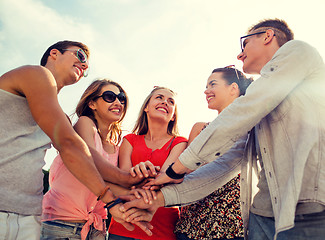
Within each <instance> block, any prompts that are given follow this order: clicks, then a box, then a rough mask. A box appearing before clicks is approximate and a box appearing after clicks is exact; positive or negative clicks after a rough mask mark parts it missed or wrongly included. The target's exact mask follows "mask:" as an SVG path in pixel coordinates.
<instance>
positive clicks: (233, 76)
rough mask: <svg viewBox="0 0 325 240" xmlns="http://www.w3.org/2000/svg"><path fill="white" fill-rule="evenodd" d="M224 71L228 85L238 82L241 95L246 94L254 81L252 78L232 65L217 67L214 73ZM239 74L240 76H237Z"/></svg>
mask: <svg viewBox="0 0 325 240" xmlns="http://www.w3.org/2000/svg"><path fill="white" fill-rule="evenodd" d="M216 72H220V73H222V78H223V79H224V80H226V81H227V82H228V85H230V84H232V83H236V84H237V85H238V88H239V96H242V95H245V93H246V89H247V88H248V86H249V85H250V84H251V83H252V81H253V79H252V78H247V77H246V76H245V75H244V74H243V73H242V72H241V71H239V70H238V69H236V68H232V67H224V68H216V69H213V71H212V73H216ZM237 76H238V77H237Z"/></svg>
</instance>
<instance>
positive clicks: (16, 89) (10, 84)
mask: <svg viewBox="0 0 325 240" xmlns="http://www.w3.org/2000/svg"><path fill="white" fill-rule="evenodd" d="M40 82H42V84H49V85H52V86H53V84H54V85H56V82H55V79H54V77H53V75H52V73H51V72H50V71H49V70H48V69H47V68H45V67H42V66H39V65H25V66H21V67H18V68H15V69H13V70H11V71H9V72H6V73H5V74H3V75H2V76H1V77H0V89H3V90H5V91H8V92H11V93H13V94H16V95H24V87H25V86H31V85H33V86H39V84H38V83H40Z"/></svg>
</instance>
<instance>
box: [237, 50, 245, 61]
mask: <svg viewBox="0 0 325 240" xmlns="http://www.w3.org/2000/svg"><path fill="white" fill-rule="evenodd" d="M243 56H244V52H240V53H239V54H238V55H237V59H238V60H241V61H242V58H243Z"/></svg>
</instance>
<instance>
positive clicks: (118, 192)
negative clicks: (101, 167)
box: [106, 182, 130, 196]
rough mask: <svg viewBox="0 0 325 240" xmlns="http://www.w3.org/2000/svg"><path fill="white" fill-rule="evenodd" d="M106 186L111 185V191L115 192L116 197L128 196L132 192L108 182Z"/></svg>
mask: <svg viewBox="0 0 325 240" xmlns="http://www.w3.org/2000/svg"><path fill="white" fill-rule="evenodd" d="M106 184H107V185H109V187H110V189H111V191H112V192H113V194H114V195H115V196H120V195H127V194H129V192H130V189H129V188H125V187H122V186H120V185H117V184H114V183H110V182H106Z"/></svg>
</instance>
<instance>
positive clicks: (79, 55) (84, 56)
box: [62, 48, 89, 77]
mask: <svg viewBox="0 0 325 240" xmlns="http://www.w3.org/2000/svg"><path fill="white" fill-rule="evenodd" d="M62 50H64V51H71V52H74V53H75V55H76V57H77V58H78V60H79V61H80V62H81V63H86V62H87V63H88V57H87V54H86V53H85V52H84V50H82V49H81V48H79V49H62ZM88 72H89V66H88V68H87V69H85V70H84V72H83V74H84V77H87V76H88Z"/></svg>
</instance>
